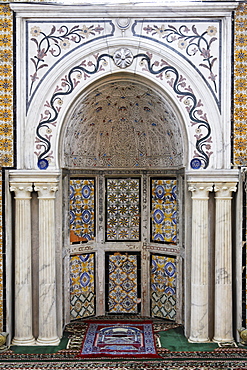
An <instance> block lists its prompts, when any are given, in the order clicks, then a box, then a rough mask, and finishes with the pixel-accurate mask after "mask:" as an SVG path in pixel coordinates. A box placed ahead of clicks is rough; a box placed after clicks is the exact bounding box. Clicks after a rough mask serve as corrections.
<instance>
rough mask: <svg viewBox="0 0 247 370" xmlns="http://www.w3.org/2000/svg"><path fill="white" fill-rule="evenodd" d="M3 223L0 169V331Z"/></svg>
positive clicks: (1, 320) (0, 173)
mask: <svg viewBox="0 0 247 370" xmlns="http://www.w3.org/2000/svg"><path fill="white" fill-rule="evenodd" d="M3 269H4V266H3V225H2V171H0V332H1V331H4V329H3V327H4V322H3V321H4V317H3V305H4V303H3V302H4V300H3V299H4V296H3V288H4V286H3Z"/></svg>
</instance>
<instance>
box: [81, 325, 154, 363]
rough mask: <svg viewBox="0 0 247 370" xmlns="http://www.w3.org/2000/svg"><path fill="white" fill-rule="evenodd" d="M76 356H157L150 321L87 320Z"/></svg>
mask: <svg viewBox="0 0 247 370" xmlns="http://www.w3.org/2000/svg"><path fill="white" fill-rule="evenodd" d="M79 357H83V358H94V357H112V358H114V357H124V358H125V357H132V358H133V357H134V358H141V357H142V358H160V356H159V355H158V354H157V352H156V346H155V339H154V334H153V325H152V321H141V322H132V321H129V322H124V321H122V322H121V321H109V322H108V321H104V322H103V321H101V322H100V321H90V322H89V324H88V329H87V331H86V334H85V337H84V341H83V343H82V348H81V351H80V354H79Z"/></svg>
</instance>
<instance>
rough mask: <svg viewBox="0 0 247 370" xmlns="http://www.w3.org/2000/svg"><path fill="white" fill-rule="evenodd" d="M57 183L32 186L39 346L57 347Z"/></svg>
mask: <svg viewBox="0 0 247 370" xmlns="http://www.w3.org/2000/svg"><path fill="white" fill-rule="evenodd" d="M56 185H57V183H35V188H34V189H35V191H37V192H38V199H39V336H38V339H37V344H39V345H53V346H55V345H58V344H59V342H60V340H59V338H58V335H57V305H56V253H55V194H56V191H57V186H56Z"/></svg>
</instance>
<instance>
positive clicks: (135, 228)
mask: <svg viewBox="0 0 247 370" xmlns="http://www.w3.org/2000/svg"><path fill="white" fill-rule="evenodd" d="M106 211H107V213H106V240H107V241H124V240H131V241H138V240H140V179H134V178H132V179H107V180H106Z"/></svg>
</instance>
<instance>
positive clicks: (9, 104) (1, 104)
mask: <svg viewBox="0 0 247 370" xmlns="http://www.w3.org/2000/svg"><path fill="white" fill-rule="evenodd" d="M13 164H14V137H13V13H12V11H11V10H10V7H9V5H8V3H7V2H5V3H1V4H0V168H2V167H12V166H13ZM2 199H3V198H2V171H0V332H1V331H3V330H5V328H4V323H5V321H4V320H5V314H4V299H5V297H4V277H3V274H4V266H3V257H4V251H3V235H2Z"/></svg>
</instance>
